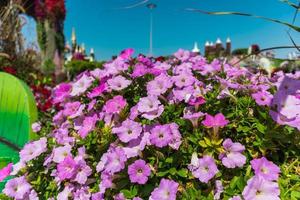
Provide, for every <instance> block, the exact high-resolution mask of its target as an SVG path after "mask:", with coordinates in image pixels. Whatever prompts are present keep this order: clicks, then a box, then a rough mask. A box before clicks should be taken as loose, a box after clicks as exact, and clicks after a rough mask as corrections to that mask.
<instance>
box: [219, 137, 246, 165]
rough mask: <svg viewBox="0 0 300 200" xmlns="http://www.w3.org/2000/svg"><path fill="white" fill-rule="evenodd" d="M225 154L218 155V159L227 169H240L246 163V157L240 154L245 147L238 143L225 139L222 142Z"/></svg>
mask: <svg viewBox="0 0 300 200" xmlns="http://www.w3.org/2000/svg"><path fill="white" fill-rule="evenodd" d="M223 147H224V150H225V152H224V153H221V154H220V155H219V159H221V160H222V163H223V165H224V166H225V167H227V168H235V167H242V166H243V165H244V164H245V163H246V157H245V156H244V155H243V154H242V152H243V151H244V150H245V147H244V146H243V145H242V144H240V143H238V142H234V143H233V142H232V140H231V139H226V140H225V141H224V142H223Z"/></svg>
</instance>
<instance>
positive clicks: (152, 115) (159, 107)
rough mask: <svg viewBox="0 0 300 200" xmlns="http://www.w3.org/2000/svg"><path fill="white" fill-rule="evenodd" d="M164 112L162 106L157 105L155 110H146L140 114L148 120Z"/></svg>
mask: <svg viewBox="0 0 300 200" xmlns="http://www.w3.org/2000/svg"><path fill="white" fill-rule="evenodd" d="M163 112H164V106H163V105H160V106H158V108H157V110H154V111H151V112H147V113H144V114H142V117H144V118H146V119H148V120H154V119H155V118H157V117H159V116H160V115H161V114H162V113H163Z"/></svg>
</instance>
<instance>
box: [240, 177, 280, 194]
mask: <svg viewBox="0 0 300 200" xmlns="http://www.w3.org/2000/svg"><path fill="white" fill-rule="evenodd" d="M279 194H280V190H279V186H278V183H276V182H272V181H268V180H266V179H264V178H263V177H261V176H254V177H252V178H251V179H250V180H248V181H247V186H246V187H245V188H244V191H243V197H244V199H245V200H280V198H279Z"/></svg>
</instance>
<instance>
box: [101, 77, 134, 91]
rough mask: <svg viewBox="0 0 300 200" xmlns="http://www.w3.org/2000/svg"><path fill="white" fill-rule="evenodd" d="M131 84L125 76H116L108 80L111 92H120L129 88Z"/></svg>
mask: <svg viewBox="0 0 300 200" xmlns="http://www.w3.org/2000/svg"><path fill="white" fill-rule="evenodd" d="M130 84H131V81H130V80H127V79H126V78H124V77H123V76H120V75H119V76H116V77H113V78H111V79H109V80H107V85H108V87H109V88H110V89H111V90H116V91H120V90H123V89H124V88H126V87H128V86H129V85H130Z"/></svg>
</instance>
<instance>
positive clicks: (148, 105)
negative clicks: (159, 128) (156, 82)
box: [137, 96, 164, 120]
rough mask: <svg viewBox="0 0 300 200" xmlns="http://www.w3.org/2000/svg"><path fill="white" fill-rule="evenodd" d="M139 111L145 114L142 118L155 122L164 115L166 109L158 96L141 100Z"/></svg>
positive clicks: (138, 105) (138, 106)
mask: <svg viewBox="0 0 300 200" xmlns="http://www.w3.org/2000/svg"><path fill="white" fill-rule="evenodd" d="M137 109H138V111H139V112H140V113H143V114H142V117H144V118H146V119H149V120H153V119H155V118H157V117H159V116H160V115H161V114H162V112H163V110H164V107H163V105H161V103H160V101H159V100H158V99H157V97H156V96H148V97H143V98H141V99H140V101H139V102H138V104H137Z"/></svg>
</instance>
